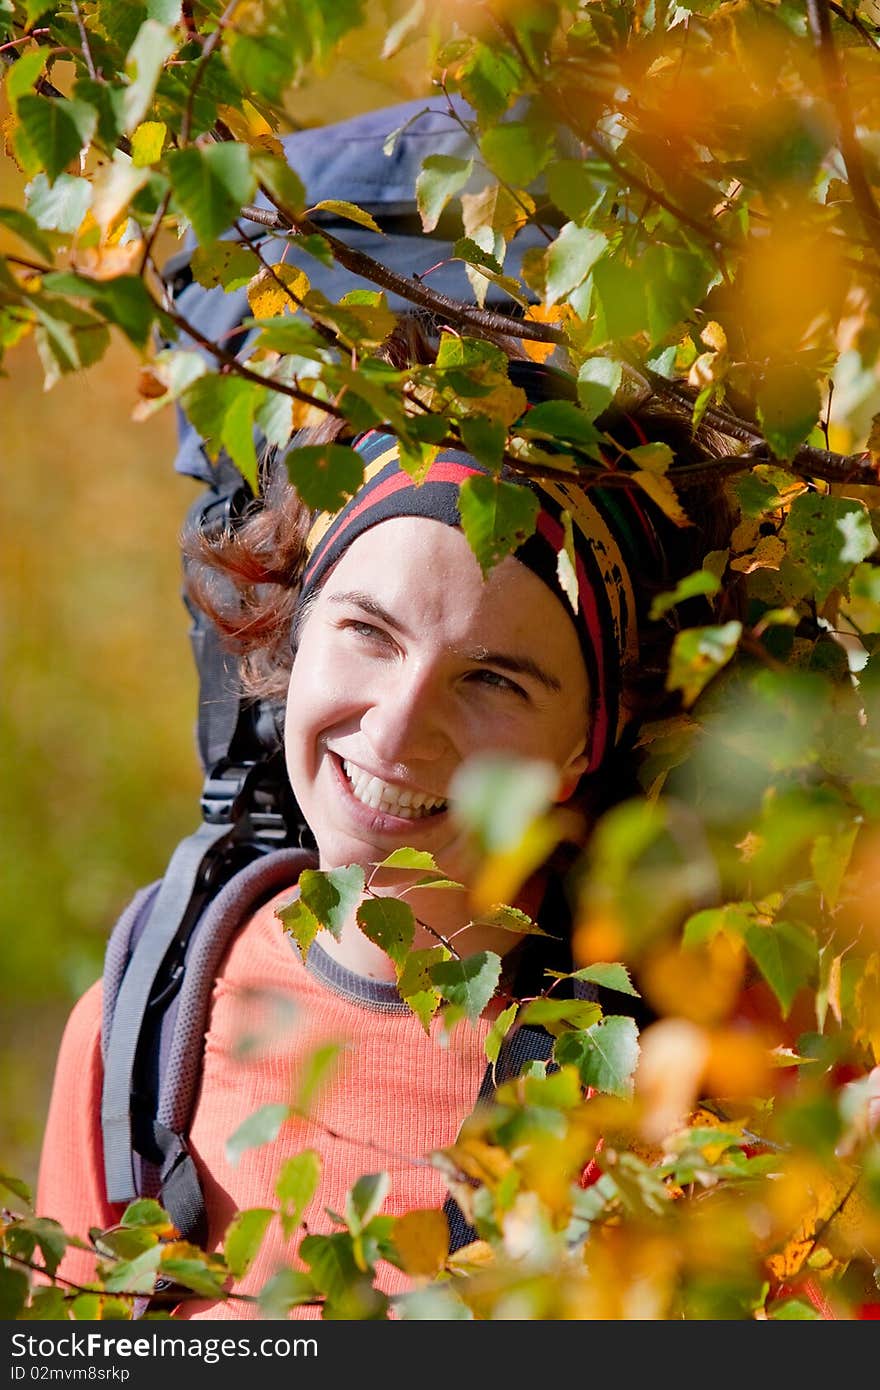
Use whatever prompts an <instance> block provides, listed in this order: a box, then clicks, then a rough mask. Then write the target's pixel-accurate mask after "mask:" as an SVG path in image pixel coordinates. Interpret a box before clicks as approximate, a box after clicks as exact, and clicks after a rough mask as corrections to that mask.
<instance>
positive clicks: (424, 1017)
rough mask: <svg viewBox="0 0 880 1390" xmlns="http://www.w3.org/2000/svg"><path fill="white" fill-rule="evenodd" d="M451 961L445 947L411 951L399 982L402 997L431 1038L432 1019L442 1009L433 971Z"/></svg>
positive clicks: (430, 947) (398, 986)
mask: <svg viewBox="0 0 880 1390" xmlns="http://www.w3.org/2000/svg"><path fill="white" fill-rule="evenodd" d="M448 959H449V952H448V951H447V950H446V948H445V946H429V947H427V948H426V949H425V950H422V951H410V953H409V955H408V956H407V958H406V963H405V965H404V967H403V970H402V971H401V973H400V977H399V979H398V981H397V988H398V989H399V991H400V997H401V998H402V999H404V1000H406V1002H407V1004H408V1005H409V1007H410V1008H411V1009H412V1011H413V1013H414V1014H415V1015H416V1017H417V1018H418V1020H419V1022H420V1023H421V1025H422V1027H423V1028H424V1030H425V1032H426V1033H427V1034H428V1035H429V1036H430V1032H431V1019H432V1018H433V1017H434V1014H435V1013H436V1012H437V1010H438V1009H439V1007H440V993H439V991H438V990H437V989H436V987H435V985H434V981H433V979H432V977H431V969H432V967H433V966H435V965H437V964H439V963H440V962H441V961H444V960H448Z"/></svg>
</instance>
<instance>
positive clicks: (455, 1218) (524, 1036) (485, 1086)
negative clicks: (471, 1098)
mask: <svg viewBox="0 0 880 1390" xmlns="http://www.w3.org/2000/svg"><path fill="white" fill-rule="evenodd" d="M553 1041H554V1040H553V1037H552V1036H551V1034H550V1033H548V1032H547V1030H546V1029H545V1028H529V1027H528V1026H525V1025H523V1026H521V1027H519V1028H517V1029H515V1030H514V1032H513V1033H511V1034H510V1035H509V1036H508V1037H507V1038H505V1040H504V1042H503V1043H502V1045H501V1050H500V1052H499V1054H498V1061H497V1062H496V1063H495V1067H494V1069H493V1068H492V1066H491V1064H490V1065H489V1066H488V1067H487V1068H486V1070H485V1072H484V1074H483V1081H482V1084H481V1086H480V1091H479V1095H478V1096H477V1104H478V1105H481V1104H488V1103H489V1102H491V1100H492V1099H493V1097H494V1095H495V1092H496V1090H497V1088H498V1087H499V1086H501V1085H503V1084H504V1082H505V1081H510V1080H511V1078H512V1077H514V1076H518V1075H519V1073H520V1072H521V1071H522V1069H523V1067H524V1066H525V1065H526V1063H527V1062H547V1061H549V1058H550V1054H551V1052H552V1051H553ZM443 1212H444V1214H445V1216H446V1222H447V1225H448V1226H449V1252H450V1254H453V1253H454V1252H455V1251H456V1250H460V1249H461V1248H462V1246H464V1245H470V1243H471V1241H473V1240H476V1239H477V1232H476V1231H475V1230H474V1228H473V1226H471V1225H470V1224H469V1223H468V1222H467V1220H466V1219H465V1216H464V1212H463V1211H462V1209H461V1207H460V1206H459V1205H458V1202H456V1200H455V1198H454V1197H453V1196H451V1195H450V1196H449V1197H447V1199H446V1201H445V1203H444V1204H443Z"/></svg>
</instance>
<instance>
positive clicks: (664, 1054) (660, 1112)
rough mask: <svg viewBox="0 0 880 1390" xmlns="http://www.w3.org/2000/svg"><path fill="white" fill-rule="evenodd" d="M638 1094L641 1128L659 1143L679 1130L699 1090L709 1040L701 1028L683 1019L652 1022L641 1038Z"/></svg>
mask: <svg viewBox="0 0 880 1390" xmlns="http://www.w3.org/2000/svg"><path fill="white" fill-rule="evenodd" d="M639 1045H640V1054H639V1064H638V1067H637V1069H636V1074H635V1094H636V1099H637V1100H638V1102H639V1115H640V1118H639V1131H640V1133H641V1135H642V1137H643V1138H645V1139H647V1140H648V1142H649V1143H654V1144H659V1143H661V1141H662V1140H663V1139H665V1138H666V1136H667V1135H669V1134H671V1133H672V1132H673V1131H674V1130H676V1129H680V1128H681V1126H682V1125H683V1124H684V1122H685V1120H686V1118H687V1115H688V1113H689V1112H690V1111H691V1110H692V1109H693V1106H694V1103H695V1101H696V1099H697V1095H698V1093H699V1088H700V1081H701V1079H702V1076H703V1068H704V1065H705V1062H706V1059H707V1057H708V1052H709V1040H708V1037H707V1035H706V1033H705V1031H704V1030H703V1029H702V1028H699V1027H698V1026H697V1025H696V1024H695V1023H689V1022H688V1021H687V1020H686V1019H683V1018H664V1019H661V1020H660V1021H659V1022H658V1023H652V1024H651V1025H650V1027H649V1028H646V1029H645V1030H644V1032H643V1033H642V1034H641V1035H640V1037H639Z"/></svg>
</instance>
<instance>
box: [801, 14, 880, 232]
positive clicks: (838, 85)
mask: <svg viewBox="0 0 880 1390" xmlns="http://www.w3.org/2000/svg"><path fill="white" fill-rule="evenodd" d="M807 18H808V20H809V25H810V32H811V34H812V36H813V42H814V44H815V46H816V49H817V52H818V55H819V65H820V67H821V69H822V73H823V76H824V78H825V85H826V87H827V89H828V99H829V101H830V102H831V105H832V106H833V107H834V111H835V114H836V116H837V123H838V127H839V144H840V153H841V155H842V157H843V162H844V165H845V167H846V172H847V176H848V178H849V185H850V188H851V190H852V195H853V202H854V203H855V205H856V208H857V209H858V212H859V216H860V217H861V219H862V225H863V226H864V228H865V231H866V232H867V234H868V237H869V238H870V241H871V245H872V246H873V248H874V250H875V251H880V207H878V206H877V202H876V199H875V198H874V194H873V192H872V190H871V185H870V183H869V182H868V176H867V173H866V172H865V163H864V159H863V157H862V150H861V146H860V145H859V142H858V140H857V138H856V129H855V122H854V120H853V113H852V107H851V106H850V101H849V92H848V90H847V85H846V77H845V75H844V72H843V68H842V67H841V64H840V58H839V57H838V53H837V49H836V48H835V46H834V35H833V33H832V30H831V16H830V13H829V7H828V0H807Z"/></svg>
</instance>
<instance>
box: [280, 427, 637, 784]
mask: <svg viewBox="0 0 880 1390" xmlns="http://www.w3.org/2000/svg"><path fill="white" fill-rule="evenodd" d="M353 447H354V448H355V449H356V450H357V452H358V453H360V454H361V455H363V458H364V465H365V470H364V482H363V485H362V486H361V487H360V488H359V489H358V491H357V492H356V493H355V495H354V496H353V497H352V498H350V500H349V501H348V502H347V503H346V504H345V505H344V506H343V507H342V508H341V510H340V511H338V512H336V513H327V512H322V513H319V514H318V515H317V516H316V518H315V520H314V522H313V525H312V529H311V531H310V533H309V537H308V543H307V546H308V555H309V558H308V561H307V563H306V568H305V571H304V573H303V579H302V586H301V590H300V604H301V603H302V602H303V601H304V599H305V598H306V597H307V596H308V595H309V594H310V593H313V592H314V591H315V590H316V588H317V587H319V586H320V584H321V583H322V582H323V580H324V579H325V578H326V576H327V575H328V573H329V572H330V570H331V569H332V567H333V566H334V565H335V564H336V562H337V560H338V559H339V558H340V556H341V555H342V554H343V552H344V551H345V550H347V549H348V547H349V546H350V545H351V543H352V541H354V540H355V539H356V538H357V537H358V536H360V535H363V533H364V532H365V531H367V530H369V529H370V527H372V526H376V525H378V523H379V522H381V521H387V520H389V519H390V518H392V517H401V516H423V517H428V518H431V519H432V520H435V521H442V522H444V523H445V524H446V525H447V526H460V525H461V516H460V513H459V510H458V494H459V488H460V486H461V484H462V483H463V482H464V481H465V480H466V479H467V478H469V477H472V476H473V475H474V474H480V473H483V474H485V473H487V472H488V471H489V470H488V469H485V468H483V467H482V466H481V465H480V464H479V463H478V462H477V461H476V459H474V457H473V456H472V455H471V454H467V453H463V452H460V451H457V450H443V451H442V452H441V453H440V454H438V456H437V458H436V459H435V460H434V462H433V463H432V465H431V467H430V468H429V470H428V472H427V475H426V477H425V478H424V480H423V481H422V482H421V483H419V484H416V483H415V482H413V479H412V478H411V477H410V476H409V474H407V473H405V472H404V471H403V469H402V468H401V466H400V459H399V452H398V444H397V441H396V439H395V438H394V436H393V435H390V434H385V433H382V432H379V431H370V432H369V433H368V434H366V435H364V436H362V437H361V438H360V439H359V440H357V441H356V442H355V444H354V446H353ZM516 481H517V482H519V483H523V482H524V479H523V478H522V477H521V476H517V478H516ZM526 485H527V486H529V487H531V488H532V490H533V491H534V492H535V494H536V495H537V497H538V501H539V503H540V511H539V513H538V521H537V526H536V529H535V532H534V534H533V535H532V536H530V537H529V538H528V540H526V541H525V542H523V544H522V545H521V546H519V548H518V549H517V550H515V551H514V552H513V553H514V555H515V557H516V559H517V560H519V561H521V563H523V564H524V565H526V566H527V567H528V568H529V569H530V570H532V572H533V573H534V574H536V575H537V576H538V578H539V579H541V580H543V582H544V583H545V584H546V585H547V586H548V588H550V589H551V590H552V592H553V593H554V594H555V595H556V597H557V598H558V599H559V601H560V603H562V604H563V606H564V608H565V610H566V612H567V613H568V616H569V618H570V619H571V620H572V622H573V623H574V625H575V628H576V631H577V634H578V639H579V641H580V646H581V651H582V653H583V657H584V662H585V665H586V669H587V676H588V680H589V692H590V694H589V699H590V709H589V731H590V732H589V757H590V761H589V766H588V769H587V771H588V772H593V771H595V770H596V768H598V767H599V766H600V765H601V763H602V761H603V759H604V758H605V756H606V754H607V753H608V751H609V750H610V749H611V748H612V747H613V746H614V744H615V743H616V742H617V740H618V738H619V737H620V734H621V733H622V731H623V729H624V728H625V726H626V722H627V719H626V711H625V710H624V709H623V708H622V706H621V699H620V687H621V667H622V665H623V664H624V663H625V662H630V661H632V660H634V659H635V657H636V656H637V653H638V620H639V610H640V608H642V607H643V606H644V605H643V603H641V602H640V601H639V594H638V586H636V585H634V582H633V569H634V568H635V569H637V570H641V569H644V568H648V569H651V570H652V571H653V572H654V574H655V575H656V574H658V572H659V573H660V574H662V573H663V571H664V558H663V550H662V546H661V543H660V540H659V536H658V533H657V530H656V529H655V526H654V524H653V522H652V521H651V518H650V516H649V513H648V510H647V508H646V506H645V505H644V504H643V503H642V501H641V499H640V498H639V497H637V496H636V493H635V490H634V489H629V488H620V489H618V488H615V489H610V488H592V489H590V491H589V493H587V492H586V491H584V490H583V489H582V488H579V487H577V486H575V485H574V484H570V483H561V482H547V481H543V482H541V483H540V484H538V483H535V482H533V481H529V482H528V483H527V484H526ZM563 512H568V514H569V516H570V517H571V522H572V537H573V542H574V544H573V549H574V558H575V574H576V578H577V592H578V605H577V612H575V611H574V610H573V609H572V605H571V603H570V601H569V598H568V596H567V595H566V593H565V592H564V590H563V589H562V587H561V585H560V582H559V578H558V574H557V568H558V555H559V551H560V550H561V549H562V548H563V544H564V527H563ZM646 552H647V553H648V555H649V563H648V564H647V566H646Z"/></svg>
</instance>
